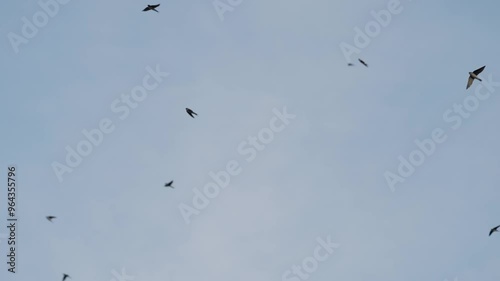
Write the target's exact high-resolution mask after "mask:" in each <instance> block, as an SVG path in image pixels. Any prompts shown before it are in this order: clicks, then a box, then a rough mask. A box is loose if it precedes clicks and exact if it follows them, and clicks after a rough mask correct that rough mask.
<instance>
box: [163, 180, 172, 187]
mask: <svg viewBox="0 0 500 281" xmlns="http://www.w3.org/2000/svg"><path fill="white" fill-rule="evenodd" d="M173 183H174V181H170V182H167V183H166V184H165V187H171V188H174V187H173V186H172V184H173Z"/></svg>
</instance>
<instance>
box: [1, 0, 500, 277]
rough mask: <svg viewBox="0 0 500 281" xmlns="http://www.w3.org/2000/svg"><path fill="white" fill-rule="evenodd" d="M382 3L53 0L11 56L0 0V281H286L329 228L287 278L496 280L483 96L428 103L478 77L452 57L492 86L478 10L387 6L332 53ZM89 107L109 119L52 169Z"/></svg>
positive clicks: (90, 115) (496, 215)
mask: <svg viewBox="0 0 500 281" xmlns="http://www.w3.org/2000/svg"><path fill="white" fill-rule="evenodd" d="M389 2H390V1H387V0H380V1H379V0H375V1H374V0H370V1H368V0H362V1H357V2H356V3H352V2H351V1H326V0H319V1H315V2H314V3H310V2H307V3H306V2H304V1H296V0H287V1H282V0H280V1H271V2H269V1H248V0H243V2H242V3H241V4H240V5H237V6H236V7H234V10H233V11H232V12H227V13H225V14H224V19H223V20H222V21H221V19H220V18H219V17H218V15H217V12H216V11H215V9H214V6H213V4H212V2H210V1H191V2H190V1H166V2H160V3H161V6H160V7H159V11H160V12H159V13H155V12H148V13H143V12H142V11H141V10H142V9H143V8H144V7H145V6H146V5H147V4H156V3H147V2H138V1H116V0H111V1H105V2H96V1H93V2H90V1H77V0H71V1H69V2H68V3H67V4H65V5H60V6H59V11H58V13H57V14H56V15H55V16H54V17H52V18H50V19H49V22H48V23H47V25H45V26H43V27H42V28H39V30H38V32H37V34H36V35H35V36H34V37H33V38H31V39H29V42H28V43H27V44H22V45H20V46H19V52H18V53H16V52H15V51H14V49H13V47H12V45H11V44H10V42H9V39H8V34H9V33H10V32H14V33H16V34H18V35H21V34H22V33H21V29H22V26H23V22H22V20H21V19H22V18H23V17H27V18H28V19H30V20H31V19H32V17H33V15H34V14H35V13H36V12H38V11H40V10H41V8H40V6H39V5H38V2H37V1H16V2H15V3H14V2H12V3H5V4H4V5H3V9H1V11H0V17H1V19H2V24H1V26H0V34H1V35H2V36H3V40H1V41H0V42H1V43H0V50H1V52H0V54H1V61H2V63H1V64H0V71H1V74H2V75H1V76H2V77H3V79H2V80H1V81H2V83H0V87H1V90H0V92H1V95H2V100H3V103H2V104H3V105H2V110H1V113H0V114H1V116H0V117H1V118H0V126H1V127H0V128H1V129H2V132H3V133H2V153H1V157H0V158H1V162H2V163H1V164H2V167H3V168H2V169H3V171H4V172H3V173H4V174H3V176H2V177H3V179H4V184H3V186H4V188H2V190H4V191H2V196H1V198H5V194H6V191H5V190H6V187H5V185H6V184H5V182H6V170H7V166H8V165H10V164H15V165H16V166H17V168H18V177H17V180H18V194H17V197H18V202H17V204H18V211H17V214H18V218H19V221H18V232H17V240H18V243H19V246H18V248H17V255H18V265H17V271H18V272H17V273H16V274H15V275H14V274H11V273H8V272H7V267H6V265H5V264H4V263H2V264H3V265H2V266H1V268H0V279H1V280H23V281H24V280H36V279H40V278H43V279H44V280H60V278H61V277H62V273H63V272H66V273H68V274H70V275H71V276H72V280H73V281H78V280H102V281H111V280H112V279H113V277H114V276H113V274H112V271H113V270H116V271H120V270H121V269H122V268H125V269H126V273H127V274H128V275H131V276H134V281H146V280H147V281H160V280H162V281H164V280H167V281H169V280H171V281H195V280H196V281H197V280H217V281H226V280H227V281H229V280H235V279H237V280H242V281H247V280H248V281H250V280H252V281H253V280H261V281H271V280H275V281H287V280H282V275H283V273H284V272H285V271H286V270H289V269H290V268H291V267H292V266H293V265H294V264H300V263H301V262H302V260H303V259H304V258H306V257H308V256H310V255H311V254H312V253H313V251H314V249H315V247H316V245H317V242H316V239H317V238H318V237H323V238H325V237H327V236H330V237H331V239H332V241H335V242H336V243H338V244H340V245H341V246H340V247H339V248H338V249H337V250H336V251H335V252H334V253H333V254H331V256H329V258H328V259H327V260H326V261H323V262H321V263H319V265H318V268H317V270H315V271H314V272H313V273H311V275H310V277H309V279H308V280H312V281H316V280H317V281H320V280H350V281H365V280H373V281H377V280H380V281H382V280H384V281H402V280H408V281H419V280H430V281H443V280H445V279H448V280H450V281H451V280H454V278H455V277H456V278H457V279H458V280H460V281H473V280H482V281H493V280H498V278H500V267H498V263H499V262H500V256H499V254H498V250H499V249H500V236H496V235H493V236H491V237H488V231H489V229H490V228H491V227H493V226H496V225H498V224H500V205H499V203H498V194H499V192H498V185H499V181H500V179H499V177H498V170H499V169H500V161H499V160H498V159H499V158H498V155H500V148H499V146H498V143H500V133H499V131H498V128H497V126H496V125H495V124H496V120H499V119H500V111H499V110H497V108H498V107H499V106H500V88H499V89H498V90H497V91H496V92H493V93H492V94H491V96H490V97H489V98H488V99H486V100H483V101H480V103H479V106H478V107H477V110H475V111H474V112H471V113H470V114H471V115H470V117H469V118H468V119H464V120H463V123H462V124H461V126H460V127H459V128H458V129H456V130H453V129H452V128H451V124H450V123H449V122H446V121H445V120H444V119H443V114H444V113H445V112H446V111H447V110H448V109H453V105H454V104H460V103H463V102H464V100H465V99H466V97H467V96H468V95H473V94H474V92H475V91H476V89H477V87H481V83H478V82H479V81H476V82H474V84H473V86H472V87H471V88H470V89H468V90H465V86H466V83H467V77H468V74H467V73H468V72H469V71H473V70H475V69H476V68H479V67H481V66H483V65H486V69H485V70H484V72H483V73H482V74H481V77H483V78H484V80H488V79H489V78H488V77H492V78H491V79H492V80H493V81H500V67H498V66H499V65H500V57H499V56H498V55H497V54H498V46H500V40H499V39H498V36H497V34H498V31H497V30H496V29H497V28H498V26H499V20H498V17H497V11H498V9H499V8H500V4H499V3H497V2H496V1H479V2H474V3H470V2H468V1H451V0H447V1H438V2H436V1H434V2H433V1H417V0H413V1H409V0H407V1H401V4H400V6H401V7H402V9H403V10H402V11H401V13H399V14H397V15H393V16H392V18H391V21H390V23H389V24H388V26H387V27H383V28H381V30H380V32H379V33H378V34H377V35H376V36H375V37H374V38H371V42H370V44H369V45H368V46H367V47H365V48H362V49H361V50H360V51H361V52H360V54H359V55H355V56H353V58H352V61H354V62H355V63H356V65H355V66H354V67H347V61H346V58H345V57H344V55H343V53H342V51H341V49H340V47H339V46H340V44H341V43H342V42H345V43H348V44H354V43H353V38H354V36H355V32H354V28H355V27H359V28H361V29H364V27H365V26H366V24H367V23H369V22H370V21H372V20H373V17H372V15H371V11H380V10H382V9H386V8H387V5H388V3H389ZM358 57H360V58H363V59H364V60H365V61H366V62H367V63H368V64H369V67H368V68H365V67H363V66H362V65H360V64H359V63H357V62H356V59H357V58H358ZM157 65H158V66H159V68H160V69H161V71H163V72H168V73H169V74H170V75H169V76H168V77H167V78H165V79H164V80H163V81H162V82H161V83H159V85H158V86H157V87H156V88H155V89H154V90H152V91H149V92H148V95H147V97H146V98H145V99H144V100H143V101H141V102H140V103H138V106H137V108H135V109H132V110H131V111H130V115H129V116H128V117H127V118H125V119H124V120H121V119H119V117H118V114H116V113H114V112H113V111H112V110H111V108H110V105H111V104H112V103H113V101H114V100H116V99H120V96H121V95H122V94H123V93H125V94H129V93H130V92H131V89H133V88H134V87H136V86H138V85H141V84H142V81H143V78H144V77H145V75H147V73H148V72H147V71H146V68H147V67H151V68H155V67H156V66H157ZM483 90H484V89H483ZM186 107H189V108H192V109H193V110H195V111H196V112H197V113H198V114H199V115H198V117H197V118H195V119H192V118H190V117H189V116H188V115H187V114H186V112H185V108H186ZM284 107H286V108H287V111H288V112H289V113H291V114H294V115H295V116H296V117H295V118H294V119H292V120H291V121H290V123H289V124H288V125H286V127H285V128H284V130H282V131H280V132H276V133H275V135H274V138H273V139H272V141H271V142H270V143H269V144H267V145H266V147H265V148H264V149H263V150H262V151H258V153H257V154H256V157H255V159H254V160H252V161H250V162H248V161H246V160H245V156H244V155H241V153H239V150H238V146H239V145H240V144H241V143H242V142H244V141H246V140H247V139H248V137H249V136H256V135H258V133H259V132H260V131H261V130H262V129H263V128H267V127H268V126H269V122H270V120H272V119H273V116H275V115H274V113H273V109H278V110H282V109H283V108H284ZM103 118H109V119H110V120H111V121H112V122H113V125H114V126H115V129H114V131H113V132H111V133H109V134H106V135H104V137H103V141H102V143H100V144H99V145H98V146H96V147H93V150H92V152H91V153H90V154H89V155H88V156H86V157H84V158H83V160H82V163H81V164H80V165H78V166H77V167H75V168H74V171H73V172H71V173H66V174H64V176H63V178H64V179H63V181H62V182H60V181H59V180H58V178H57V176H56V175H55V173H54V171H53V168H52V166H51V165H52V163H53V162H54V161H57V162H60V163H64V161H65V160H64V159H65V157H66V151H65V147H66V146H70V147H72V148H75V147H76V146H77V144H78V143H79V142H81V141H82V140H84V139H85V137H84V136H83V135H82V130H84V129H86V130H91V129H95V128H97V127H98V126H99V122H100V121H101V120H102V119H103ZM436 128H442V129H443V130H444V131H445V133H446V135H447V140H446V141H445V142H444V143H442V144H438V145H437V146H436V150H435V152H434V153H433V154H432V155H430V156H428V157H427V158H426V159H425V162H424V163H423V164H422V165H421V166H419V167H417V168H416V170H415V173H414V174H413V175H411V176H410V177H408V178H407V179H406V180H405V181H404V182H403V183H399V184H397V185H396V187H395V191H394V192H393V191H391V189H390V188H389V187H388V185H387V183H386V180H385V178H384V173H385V172H386V171H391V172H396V171H397V167H398V165H399V160H398V156H399V155H402V156H403V157H405V158H407V159H408V155H409V154H410V153H411V152H412V151H414V150H415V149H417V147H416V145H415V143H414V141H415V140H416V139H418V140H422V139H425V138H429V137H430V136H431V132H432V131H433V130H434V129H436ZM231 160H233V161H237V162H238V163H239V164H240V166H241V170H242V172H241V173H240V174H239V175H237V176H234V177H231V182H230V184H229V185H228V186H227V187H226V188H224V189H222V190H221V191H220V193H219V195H218V196H216V197H215V198H213V199H210V204H209V206H208V207H207V208H205V209H203V210H201V211H200V214H199V215H196V216H193V217H192V221H191V223H190V224H186V223H185V221H184V219H183V217H182V215H181V213H180V211H179V204H181V203H185V204H191V202H192V198H193V194H194V193H193V189H195V188H198V189H202V188H203V187H204V186H205V185H206V184H207V183H210V182H212V181H213V180H212V178H211V177H210V176H209V173H210V172H211V171H212V172H218V171H221V170H224V169H225V167H226V165H227V163H228V162H229V161H231ZM171 179H173V180H174V186H175V189H174V190H171V189H166V188H164V187H163V184H164V183H165V182H167V181H170V180H171ZM0 208H1V210H2V212H1V213H2V214H4V215H3V217H5V210H6V200H5V199H2V200H1V201H0ZM46 215H56V216H57V217H58V218H57V219H56V220H54V223H52V224H51V223H49V222H48V221H46V220H45V216H46ZM4 223H5V222H4ZM4 223H2V228H1V229H3V230H2V231H3V232H2V231H0V234H2V233H5V228H4ZM6 246H7V245H6V243H5V240H2V241H0V253H1V255H2V256H5V254H6V251H5V249H6ZM1 259H2V260H4V258H1ZM295 281H297V280H295Z"/></svg>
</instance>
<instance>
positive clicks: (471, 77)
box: [465, 65, 486, 90]
mask: <svg viewBox="0 0 500 281" xmlns="http://www.w3.org/2000/svg"><path fill="white" fill-rule="evenodd" d="M485 67H486V65H485V66H483V67H480V68H478V69H476V70H474V71H472V72H469V80H468V81H467V87H466V88H465V89H466V90H467V89H469V87H470V86H472V83H473V82H474V79H477V80H479V81H483V80H481V79H480V78H479V77H477V76H478V75H479V73H481V72H483V70H484V68H485Z"/></svg>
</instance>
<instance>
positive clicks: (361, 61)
mask: <svg viewBox="0 0 500 281" xmlns="http://www.w3.org/2000/svg"><path fill="white" fill-rule="evenodd" d="M358 60H359V62H360V63H362V64H363V65H364V66H366V67H368V65H367V64H366V62H364V61H363V60H362V59H358Z"/></svg>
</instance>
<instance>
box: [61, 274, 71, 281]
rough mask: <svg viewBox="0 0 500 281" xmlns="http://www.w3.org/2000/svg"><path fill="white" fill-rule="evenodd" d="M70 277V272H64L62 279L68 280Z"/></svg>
mask: <svg viewBox="0 0 500 281" xmlns="http://www.w3.org/2000/svg"><path fill="white" fill-rule="evenodd" d="M68 277H69V278H71V277H70V276H69V275H68V274H66V273H64V274H63V280H62V281H64V280H66V278H68Z"/></svg>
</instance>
